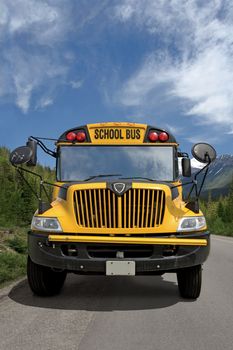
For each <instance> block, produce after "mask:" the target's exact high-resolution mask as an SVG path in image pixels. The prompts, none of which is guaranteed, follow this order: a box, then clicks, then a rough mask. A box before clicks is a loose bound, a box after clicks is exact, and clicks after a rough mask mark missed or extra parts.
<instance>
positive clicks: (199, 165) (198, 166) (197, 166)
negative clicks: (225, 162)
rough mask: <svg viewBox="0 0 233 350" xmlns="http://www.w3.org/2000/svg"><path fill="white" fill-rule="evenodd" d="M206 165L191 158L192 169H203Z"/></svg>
mask: <svg viewBox="0 0 233 350" xmlns="http://www.w3.org/2000/svg"><path fill="white" fill-rule="evenodd" d="M205 165H206V164H205V163H201V162H198V160H196V159H195V158H191V167H192V168H195V169H202V168H204V166H205Z"/></svg>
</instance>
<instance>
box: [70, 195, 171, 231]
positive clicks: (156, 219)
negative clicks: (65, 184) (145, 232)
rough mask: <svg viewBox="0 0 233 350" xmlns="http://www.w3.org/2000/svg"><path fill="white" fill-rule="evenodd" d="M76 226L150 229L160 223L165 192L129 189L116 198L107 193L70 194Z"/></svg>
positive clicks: (162, 216)
mask: <svg viewBox="0 0 233 350" xmlns="http://www.w3.org/2000/svg"><path fill="white" fill-rule="evenodd" d="M74 209H75V215H76V220H77V224H78V225H79V226H82V227H91V228H150V227H156V226H159V225H161V224H162V223H163V218H164V211H165V192H164V191H163V190H151V189H130V190H128V191H127V192H125V193H124V194H123V195H122V196H117V195H116V194H115V193H114V192H112V191H111V190H109V189H87V190H77V191H75V192H74Z"/></svg>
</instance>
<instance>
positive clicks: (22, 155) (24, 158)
mask: <svg viewBox="0 0 233 350" xmlns="http://www.w3.org/2000/svg"><path fill="white" fill-rule="evenodd" d="M31 156H32V150H31V148H30V147H28V146H22V147H18V148H16V149H15V150H14V151H13V152H11V154H10V162H11V164H12V165H20V164H25V163H27V162H29V160H30V159H31Z"/></svg>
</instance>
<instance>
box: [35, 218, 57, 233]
mask: <svg viewBox="0 0 233 350" xmlns="http://www.w3.org/2000/svg"><path fill="white" fill-rule="evenodd" d="M31 229H32V230H33V229H34V230H39V231H49V232H62V228H61V225H60V223H59V221H58V219H57V218H44V217H38V216H34V217H33V219H32V224H31Z"/></svg>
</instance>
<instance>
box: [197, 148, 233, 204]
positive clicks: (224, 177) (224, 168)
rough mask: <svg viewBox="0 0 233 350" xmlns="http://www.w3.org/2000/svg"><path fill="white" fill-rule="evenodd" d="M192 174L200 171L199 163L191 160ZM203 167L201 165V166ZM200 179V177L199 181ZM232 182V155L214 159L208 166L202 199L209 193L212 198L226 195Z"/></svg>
mask: <svg viewBox="0 0 233 350" xmlns="http://www.w3.org/2000/svg"><path fill="white" fill-rule="evenodd" d="M191 164H192V172H193V173H195V172H197V171H199V170H200V169H201V163H199V162H197V161H196V160H191ZM202 166H203V165H202ZM200 178H201V175H200V177H199V179H200ZM232 180H233V155H228V154H224V155H222V156H219V157H217V158H216V160H215V161H214V162H213V163H212V164H211V165H210V167H209V171H208V175H207V177H206V182H205V185H204V188H203V193H202V197H206V196H208V193H209V192H210V191H211V194H212V197H213V198H215V197H219V196H220V195H223V196H224V195H227V193H228V191H229V187H230V184H231V183H232Z"/></svg>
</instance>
